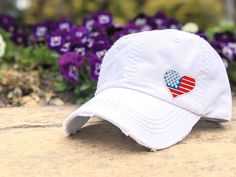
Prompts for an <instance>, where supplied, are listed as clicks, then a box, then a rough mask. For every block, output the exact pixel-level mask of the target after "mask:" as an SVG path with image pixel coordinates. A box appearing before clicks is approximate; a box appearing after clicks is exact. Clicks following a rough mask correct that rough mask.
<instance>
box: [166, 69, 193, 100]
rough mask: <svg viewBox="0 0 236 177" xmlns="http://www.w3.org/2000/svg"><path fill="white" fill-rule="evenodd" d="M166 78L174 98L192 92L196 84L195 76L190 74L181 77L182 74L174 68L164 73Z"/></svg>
mask: <svg viewBox="0 0 236 177" xmlns="http://www.w3.org/2000/svg"><path fill="white" fill-rule="evenodd" d="M164 80H165V82H166V86H167V87H168V89H169V90H170V92H171V94H172V96H173V97H174V98H175V97H177V96H179V95H182V94H185V93H188V92H190V91H191V90H193V88H194V87H195V85H196V80H195V79H194V78H192V77H190V76H182V77H181V76H180V74H179V73H178V72H176V71H174V70H168V71H167V72H166V73H165V75H164Z"/></svg>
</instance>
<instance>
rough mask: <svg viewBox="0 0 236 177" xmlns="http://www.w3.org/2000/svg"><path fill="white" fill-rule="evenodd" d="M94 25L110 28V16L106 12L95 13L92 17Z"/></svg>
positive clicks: (111, 22)
mask: <svg viewBox="0 0 236 177" xmlns="http://www.w3.org/2000/svg"><path fill="white" fill-rule="evenodd" d="M93 18H94V19H95V21H96V23H97V24H96V25H98V26H103V27H110V26H112V25H113V19H112V15H111V14H110V13H108V12H97V13H95V14H94V15H93Z"/></svg>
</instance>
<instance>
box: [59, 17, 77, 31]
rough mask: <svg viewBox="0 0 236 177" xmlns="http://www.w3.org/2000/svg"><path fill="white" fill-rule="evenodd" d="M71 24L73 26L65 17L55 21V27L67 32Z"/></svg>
mask: <svg viewBox="0 0 236 177" xmlns="http://www.w3.org/2000/svg"><path fill="white" fill-rule="evenodd" d="M72 26H73V23H72V21H70V20H68V19H65V18H63V19H60V20H58V21H57V23H56V28H57V29H58V30H59V31H66V32H69V31H70V30H71V28H72Z"/></svg>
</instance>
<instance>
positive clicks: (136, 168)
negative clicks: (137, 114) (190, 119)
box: [0, 100, 236, 177]
mask: <svg viewBox="0 0 236 177" xmlns="http://www.w3.org/2000/svg"><path fill="white" fill-rule="evenodd" d="M234 102H235V103H236V100H235V101H234ZM234 105H235V104H234ZM75 109H76V107H75V106H60V107H28V108H2V109H0V141H1V144H0V177H28V176H30V177H31V176H32V177H38V176H50V177H57V176H58V177H59V176H65V177H77V176H81V177H87V176H91V177H94V176H102V177H105V176H109V177H111V176H112V177H125V176H129V177H133V176H138V177H140V176H145V177H147V176H165V177H167V176H180V177H183V176H194V177H201V176H204V177H208V176H214V177H225V176H227V177H235V176H236V109H234V113H233V115H234V118H233V121H232V122H231V123H226V124H221V125H220V124H216V123H212V122H207V121H200V122H199V123H198V124H197V125H196V126H195V127H194V128H193V130H192V132H191V133H190V134H189V135H188V136H187V138H185V139H184V140H183V141H181V142H180V143H178V144H177V145H174V146H172V147H170V148H168V149H165V150H161V151H156V152H150V151H149V150H147V149H146V148H144V147H142V146H140V145H138V144H137V143H136V142H135V141H133V140H132V139H131V138H129V137H126V136H125V135H124V134H123V133H122V132H121V131H120V130H119V129H118V128H116V127H115V126H113V125H112V124H110V123H108V122H105V121H102V120H100V119H97V118H93V119H91V121H90V122H89V123H87V124H86V126H85V127H84V128H82V129H81V130H80V131H79V133H77V134H76V135H74V136H71V137H66V136H65V135H64V132H63V130H62V128H61V123H62V121H63V120H64V118H65V117H66V116H67V115H68V114H69V113H70V112H72V111H73V110H75Z"/></svg>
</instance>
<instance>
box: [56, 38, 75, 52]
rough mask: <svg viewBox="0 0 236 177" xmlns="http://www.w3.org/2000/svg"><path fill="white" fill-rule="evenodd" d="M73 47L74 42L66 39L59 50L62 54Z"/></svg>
mask: <svg viewBox="0 0 236 177" xmlns="http://www.w3.org/2000/svg"><path fill="white" fill-rule="evenodd" d="M71 49H72V43H71V42H70V41H64V42H63V43H62V45H61V47H60V48H59V49H58V52H59V53H60V54H63V53H66V52H69V51H71Z"/></svg>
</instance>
